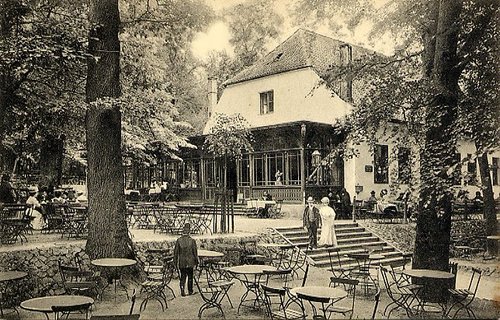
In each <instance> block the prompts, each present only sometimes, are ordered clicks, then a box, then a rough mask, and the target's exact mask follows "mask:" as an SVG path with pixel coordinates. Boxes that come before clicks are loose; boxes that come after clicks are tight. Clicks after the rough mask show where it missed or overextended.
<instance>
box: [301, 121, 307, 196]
mask: <svg viewBox="0 0 500 320" xmlns="http://www.w3.org/2000/svg"><path fill="white" fill-rule="evenodd" d="M305 142H306V125H305V124H304V123H303V124H302V125H301V126H300V193H301V194H302V204H305V203H306V151H305Z"/></svg>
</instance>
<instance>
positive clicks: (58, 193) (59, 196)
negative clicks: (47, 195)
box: [52, 190, 66, 204]
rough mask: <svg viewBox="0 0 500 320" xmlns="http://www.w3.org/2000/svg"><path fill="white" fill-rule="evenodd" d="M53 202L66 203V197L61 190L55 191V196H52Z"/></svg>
mask: <svg viewBox="0 0 500 320" xmlns="http://www.w3.org/2000/svg"><path fill="white" fill-rule="evenodd" d="M52 203H57V204H64V203H66V199H64V197H63V195H62V192H61V190H56V191H54V198H52Z"/></svg>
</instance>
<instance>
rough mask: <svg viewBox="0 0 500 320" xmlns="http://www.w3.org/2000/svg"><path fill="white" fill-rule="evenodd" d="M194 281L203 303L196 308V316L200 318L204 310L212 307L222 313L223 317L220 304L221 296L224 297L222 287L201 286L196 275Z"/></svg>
mask: <svg viewBox="0 0 500 320" xmlns="http://www.w3.org/2000/svg"><path fill="white" fill-rule="evenodd" d="M194 282H195V284H196V287H197V288H198V291H199V292H200V296H201V299H202V300H203V304H202V305H201V307H200V309H199V310H198V318H200V319H201V316H202V315H203V312H204V311H205V310H207V309H213V308H215V309H217V310H218V311H219V312H220V313H221V314H222V317H225V315H224V310H222V304H221V302H222V298H224V291H223V289H222V288H220V287H201V286H200V284H199V282H198V279H197V278H196V277H194Z"/></svg>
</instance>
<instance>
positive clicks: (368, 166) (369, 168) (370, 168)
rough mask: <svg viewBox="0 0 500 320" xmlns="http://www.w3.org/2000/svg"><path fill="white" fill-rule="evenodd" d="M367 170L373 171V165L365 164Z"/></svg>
mask: <svg viewBox="0 0 500 320" xmlns="http://www.w3.org/2000/svg"><path fill="white" fill-rule="evenodd" d="M365 172H373V166H371V165H366V166H365Z"/></svg>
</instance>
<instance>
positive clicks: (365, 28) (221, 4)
mask: <svg viewBox="0 0 500 320" xmlns="http://www.w3.org/2000/svg"><path fill="white" fill-rule="evenodd" d="M245 1H246V0H205V2H206V3H207V4H208V5H210V6H211V7H212V8H214V10H215V11H216V13H221V12H222V10H224V9H226V8H229V7H231V6H233V5H236V4H238V3H243V2H245ZM373 1H374V3H375V5H376V6H381V5H383V4H384V3H385V2H386V1H387V0H373ZM289 7H290V1H289V0H278V1H277V3H276V11H277V12H280V13H282V14H283V15H284V16H285V22H284V27H283V32H282V33H281V35H280V37H279V38H278V39H275V41H274V42H272V43H270V44H269V48H268V50H269V51H271V50H272V49H273V48H274V47H276V46H277V45H278V44H280V43H281V42H283V41H284V40H286V39H287V38H288V37H289V36H290V35H292V34H293V33H294V32H295V31H296V30H297V29H298V28H299V27H304V26H299V25H294V24H293V22H292V21H291V19H290V17H289V16H288V14H287V8H289ZM335 19H337V20H339V21H341V20H342V17H335ZM306 28H307V29H309V30H312V31H315V32H317V33H320V34H323V35H325V36H329V37H332V38H335V39H338V40H342V41H345V42H348V43H351V44H356V45H360V46H363V47H366V48H370V49H373V50H376V51H379V52H382V53H385V54H388V55H390V54H392V52H393V48H394V42H393V40H392V39H391V38H390V37H388V36H386V37H382V38H380V39H377V41H376V42H375V44H374V45H370V44H369V41H368V34H369V32H370V30H371V24H370V23H368V22H365V23H362V24H361V25H360V26H358V28H356V30H355V31H354V32H350V31H349V30H347V29H343V30H340V31H339V30H337V34H334V32H332V31H331V30H330V29H329V28H328V26H327V25H321V26H316V27H314V28H311V27H306ZM229 38H230V32H229V29H228V27H227V25H226V24H225V23H224V22H223V21H221V20H216V21H214V22H213V23H212V24H211V25H210V26H209V27H208V29H207V30H206V31H205V32H199V33H198V34H197V35H196V36H195V38H194V40H193V42H192V45H191V50H192V51H193V53H194V55H195V56H196V57H198V58H199V59H202V60H206V58H207V56H208V53H209V52H210V51H214V50H216V51H222V50H225V51H226V52H228V53H229V54H230V55H232V54H233V49H232V47H231V45H230V43H229Z"/></svg>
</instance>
